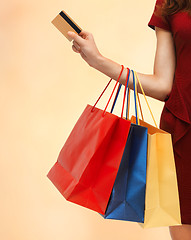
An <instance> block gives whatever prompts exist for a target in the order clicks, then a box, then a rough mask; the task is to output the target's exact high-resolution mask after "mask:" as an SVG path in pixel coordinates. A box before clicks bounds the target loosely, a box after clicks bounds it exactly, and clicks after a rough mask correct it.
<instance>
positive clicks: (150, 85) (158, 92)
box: [92, 55, 168, 101]
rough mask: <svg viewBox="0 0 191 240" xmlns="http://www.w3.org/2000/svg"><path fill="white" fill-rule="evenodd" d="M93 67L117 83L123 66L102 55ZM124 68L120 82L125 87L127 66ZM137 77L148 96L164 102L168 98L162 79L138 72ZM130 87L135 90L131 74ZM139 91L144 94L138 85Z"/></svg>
mask: <svg viewBox="0 0 191 240" xmlns="http://www.w3.org/2000/svg"><path fill="white" fill-rule="evenodd" d="M92 67H93V68H95V69H97V70H98V71H100V72H102V73H104V74H105V75H107V76H108V77H110V78H112V79H113V80H116V81H117V79H118V76H119V73H120V71H121V64H118V63H116V62H114V61H112V60H111V59H108V58H106V57H104V56H102V55H100V56H99V57H98V60H97V61H96V64H95V65H94V66H92ZM124 67H125V68H124V70H123V72H122V75H121V77H120V79H119V82H120V83H122V84H123V85H125V82H126V77H127V68H126V66H124ZM133 70H135V71H136V69H133ZM137 75H138V77H139V80H140V82H141V84H142V87H143V89H144V92H145V94H146V95H147V96H150V97H153V98H155V99H158V100H160V101H164V99H165V98H166V96H167V94H168V93H167V91H166V89H165V87H164V86H163V84H162V81H160V79H159V78H158V77H157V76H156V75H154V74H153V75H149V74H142V73H139V72H137ZM128 86H129V88H130V89H133V76H132V73H131V74H130V77H129V84H128ZM137 90H138V92H139V93H142V92H141V89H140V86H139V85H138V84H137Z"/></svg>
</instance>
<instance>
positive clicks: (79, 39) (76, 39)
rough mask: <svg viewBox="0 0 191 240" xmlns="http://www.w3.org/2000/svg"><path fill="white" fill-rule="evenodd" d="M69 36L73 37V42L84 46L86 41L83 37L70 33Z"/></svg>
mask: <svg viewBox="0 0 191 240" xmlns="http://www.w3.org/2000/svg"><path fill="white" fill-rule="evenodd" d="M67 34H68V36H69V37H71V38H72V39H73V40H75V41H76V42H77V43H78V44H79V45H80V46H82V45H83V43H84V41H85V40H84V39H83V38H82V37H81V36H79V35H78V34H77V33H75V32H72V31H68V32H67Z"/></svg>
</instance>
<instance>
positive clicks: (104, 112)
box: [91, 65, 127, 118]
mask: <svg viewBox="0 0 191 240" xmlns="http://www.w3.org/2000/svg"><path fill="white" fill-rule="evenodd" d="M121 66H122V69H121V72H120V74H119V77H118V79H117V82H116V84H115V86H114V88H113V91H112V93H111V96H110V98H109V100H108V102H107V104H106V107H105V109H104V111H103V114H102V116H104V115H105V114H106V110H107V107H108V105H109V102H110V100H111V98H112V96H113V93H114V91H115V88H116V86H117V84H118V83H119V79H120V77H121V74H122V72H123V70H124V66H123V65H121ZM111 80H112V78H111V79H110V81H109V83H108V84H107V86H106V87H105V89H104V90H103V92H102V93H101V95H100V96H99V98H98V100H97V101H96V103H95V104H94V106H93V107H92V109H91V112H93V110H94V108H95V106H96V104H97V103H98V101H99V100H100V98H101V97H102V95H103V93H104V92H105V90H106V89H107V87H108V86H109V84H110V82H111ZM126 84H127V81H126ZM118 89H119V87H118ZM125 93H126V91H125V92H124V97H125ZM124 103H125V101H124V99H123V105H122V111H121V118H122V117H123V109H124Z"/></svg>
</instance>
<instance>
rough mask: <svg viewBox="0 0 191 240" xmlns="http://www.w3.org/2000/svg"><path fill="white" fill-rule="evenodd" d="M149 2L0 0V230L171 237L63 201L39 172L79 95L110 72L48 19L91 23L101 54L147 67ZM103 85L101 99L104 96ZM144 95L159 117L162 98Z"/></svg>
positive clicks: (68, 126) (78, 105) (27, 234)
mask: <svg viewBox="0 0 191 240" xmlns="http://www.w3.org/2000/svg"><path fill="white" fill-rule="evenodd" d="M154 4H155V0H144V1H142V0H135V1H130V0H126V1H124V0H121V1H120V2H119V1H117V0H104V1H103V0H97V1H88V0H80V1H77V0H70V1H59V0H57V1H53V0H52V1H45V0H40V1H37V0H33V1H29V0H9V1H1V8H0V54H1V58H0V91H1V93H0V109H1V118H0V123H1V124H0V146H1V150H0V189H1V204H0V213H1V217H0V226H1V227H0V239H2V240H17V239H18V240H34V239H35V240H42V239H46V240H52V239H55V240H61V239H66V240H68V239H72V240H74V239H75V240H76V239H78V240H90V239H91V240H97V239H100V240H103V239H110V240H116V239H120V240H130V239H131V240H138V239H142V240H144V239H147V240H149V239H152V240H161V239H165V240H169V239H170V237H169V233H168V228H155V229H148V230H143V229H142V228H141V227H140V226H139V225H138V224H137V223H131V222H122V221H115V220H113V221H112V220H104V219H102V217H101V216H100V215H98V214H97V213H96V212H93V211H91V210H88V209H85V208H83V207H81V206H78V205H75V204H72V203H70V202H67V201H66V200H65V199H64V198H63V197H62V195H61V194H60V193H59V192H58V190H57V189H56V188H55V187H54V186H53V184H52V183H51V182H50V180H49V179H48V178H47V177H46V174H47V173H48V171H49V169H50V168H51V167H52V165H53V164H54V163H55V161H56V159H57V157H58V153H59V151H60V150H61V148H62V146H63V144H64V142H65V140H66V138H67V136H68V135H69V133H70V132H71V130H72V128H73V126H74V124H75V122H76V121H77V119H78V117H79V116H80V114H81V113H82V111H83V109H84V108H85V106H86V104H88V103H89V104H94V103H95V101H96V99H97V97H98V95H99V94H100V92H101V91H102V89H103V88H104V87H105V85H106V83H107V82H108V80H109V78H108V77H107V76H106V75H104V74H102V73H100V72H98V71H97V70H95V69H93V68H90V67H89V66H88V64H87V63H86V62H84V60H83V59H82V58H81V56H80V55H79V54H76V53H74V52H73V51H72V48H71V43H70V42H69V41H68V40H67V39H66V38H65V37H64V36H63V35H62V34H61V33H60V32H59V31H58V30H57V29H56V28H55V27H54V26H53V25H52V24H51V20H52V19H53V18H54V17H55V16H56V15H57V14H58V13H59V12H60V10H62V9H64V10H65V11H66V12H67V13H68V14H69V15H70V16H71V17H72V18H73V19H74V20H75V21H76V22H77V23H78V24H79V25H80V26H81V27H82V28H83V29H84V30H87V31H90V32H92V33H93V35H94V38H95V41H96V44H97V46H98V48H99V50H100V52H101V53H102V54H103V55H105V56H106V57H108V58H110V59H112V60H114V61H116V62H118V63H120V64H124V66H128V67H130V68H132V69H135V70H136V71H138V72H142V73H148V74H150V73H152V71H153V63H154V55H155V47H156V36H155V32H154V31H153V30H151V29H150V28H149V27H148V26H147V23H148V21H149V19H150V17H151V14H152V12H153V8H154ZM109 93H110V91H109V90H108V92H107V93H106V94H105V96H104V97H103V99H102V100H101V101H100V103H99V104H98V106H99V107H101V108H103V107H104V106H105V103H106V100H107V99H108V96H109V95H108V94H109ZM141 97H142V96H141ZM142 100H143V99H142ZM149 103H150V104H151V107H152V109H153V112H154V115H155V117H156V119H157V122H159V118H160V114H161V110H162V107H163V103H162V102H159V101H156V100H153V99H151V98H149ZM120 104H121V103H120V101H119V104H118V106H117V108H116V114H117V113H118V112H120V106H121V105H120ZM144 109H145V111H144V112H145V114H146V115H147V116H146V119H147V121H150V122H151V123H152V120H151V119H150V116H149V115H148V114H147V109H146V108H144Z"/></svg>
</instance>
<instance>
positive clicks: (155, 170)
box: [131, 71, 181, 228]
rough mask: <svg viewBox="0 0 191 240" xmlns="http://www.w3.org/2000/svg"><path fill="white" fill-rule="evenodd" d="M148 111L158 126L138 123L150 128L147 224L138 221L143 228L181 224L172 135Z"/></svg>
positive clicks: (141, 121)
mask: <svg viewBox="0 0 191 240" xmlns="http://www.w3.org/2000/svg"><path fill="white" fill-rule="evenodd" d="M134 73H135V75H134ZM133 75H134V76H133V77H135V76H136V77H135V78H136V79H137V80H138V83H139V85H140V88H141V90H142V93H143V95H144V98H145V101H146V103H147V105H148V102H147V99H146V96H145V93H144V91H143V88H142V86H141V83H140V81H139V78H138V76H137V73H136V72H135V71H134V72H133ZM135 91H136V96H137V99H138V100H139V96H138V93H137V88H135ZM139 106H140V100H139ZM148 107H149V105H148ZM140 109H141V106H140ZM149 110H150V112H151V115H152V118H153V120H154V122H155V126H156V127H154V126H152V125H150V124H148V123H146V122H145V121H144V120H140V119H139V125H141V126H144V127H147V128H148V148H147V177H146V195H145V215H144V223H139V224H140V225H141V226H142V227H143V228H150V227H161V226H173V225H181V216H180V204H179V193H178V184H177V176H176V167H175V161H174V154H173V147H172V139H171V134H170V133H168V132H165V131H163V130H162V129H159V128H157V124H156V121H155V119H154V116H153V114H152V111H151V109H150V107H149ZM141 113H142V110H141ZM131 122H132V123H135V122H136V117H135V116H132V117H131Z"/></svg>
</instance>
